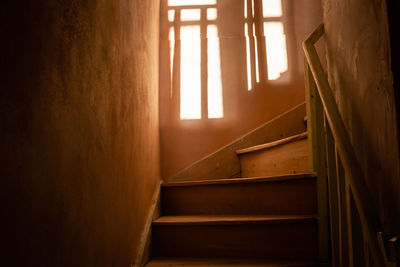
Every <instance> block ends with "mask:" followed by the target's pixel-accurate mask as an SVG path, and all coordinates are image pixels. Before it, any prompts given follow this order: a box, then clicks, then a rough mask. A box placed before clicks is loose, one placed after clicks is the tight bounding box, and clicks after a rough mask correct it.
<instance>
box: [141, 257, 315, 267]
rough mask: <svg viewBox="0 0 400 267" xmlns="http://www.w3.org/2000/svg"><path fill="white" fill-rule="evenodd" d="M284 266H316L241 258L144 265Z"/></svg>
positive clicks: (167, 266)
mask: <svg viewBox="0 0 400 267" xmlns="http://www.w3.org/2000/svg"><path fill="white" fill-rule="evenodd" d="M178 266H181V267H199V266H208V267H213V266H215V267H233V266H235V267H261V266H265V267H284V266H288V267H289V266H297V267H300V266H302V267H305V266H318V264H316V263H313V262H305V261H296V262H294V261H293V262H288V261H267V260H249V259H246V260H241V259H168V258H166V259H162V258H160V259H153V260H151V261H150V262H149V263H148V264H147V265H146V267H178Z"/></svg>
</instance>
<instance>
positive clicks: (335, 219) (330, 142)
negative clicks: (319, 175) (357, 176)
mask: <svg viewBox="0 0 400 267" xmlns="http://www.w3.org/2000/svg"><path fill="white" fill-rule="evenodd" d="M325 136H326V158H327V170H328V198H329V212H330V213H329V215H330V227H331V249H332V267H340V240H339V235H340V229H339V226H340V221H339V195H338V193H339V189H338V182H337V179H338V176H337V173H336V147H335V140H334V138H333V135H332V131H331V128H330V126H329V123H328V121H327V120H326V118H325Z"/></svg>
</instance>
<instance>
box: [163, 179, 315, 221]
mask: <svg viewBox="0 0 400 267" xmlns="http://www.w3.org/2000/svg"><path fill="white" fill-rule="evenodd" d="M161 190H162V191H161V203H162V214H163V215H193V214H236V215H240V214H246V215H251V214H259V215H260V214H286V215H287V214H315V213H316V212H317V185H316V176H315V175H314V174H309V173H308V174H296V175H285V176H274V177H259V178H235V179H221V180H207V181H191V182H174V183H168V184H164V185H163V186H162V189H161Z"/></svg>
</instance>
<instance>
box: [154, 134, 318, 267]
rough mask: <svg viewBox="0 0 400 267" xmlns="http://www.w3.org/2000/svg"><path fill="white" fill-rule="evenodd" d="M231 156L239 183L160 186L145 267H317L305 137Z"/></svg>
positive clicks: (314, 202) (313, 194)
mask: <svg viewBox="0 0 400 267" xmlns="http://www.w3.org/2000/svg"><path fill="white" fill-rule="evenodd" d="M236 153H237V155H238V157H239V159H240V165H241V177H242V178H230V179H216V180H198V181H186V182H185V181H182V182H170V183H165V184H163V185H162V188H161V216H160V217H159V218H157V219H155V220H154V221H153V224H152V234H151V236H152V237H151V257H152V258H151V260H150V262H149V263H148V264H147V265H146V266H147V267H161V266H170V267H172V266H186V267H189V266H221V267H222V266H239V267H240V266H248V267H251V266H317V265H318V224H317V215H316V214H317V184H316V183H317V180H316V176H315V175H313V174H310V173H308V168H307V160H308V158H307V135H306V133H302V134H298V135H295V136H291V137H288V138H285V139H281V140H278V141H275V142H271V143H267V144H262V145H258V146H254V147H249V148H246V149H241V150H238V151H236Z"/></svg>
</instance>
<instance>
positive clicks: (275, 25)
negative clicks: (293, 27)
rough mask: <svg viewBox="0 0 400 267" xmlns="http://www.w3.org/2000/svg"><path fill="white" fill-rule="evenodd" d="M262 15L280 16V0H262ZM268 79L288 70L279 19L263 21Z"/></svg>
mask: <svg viewBox="0 0 400 267" xmlns="http://www.w3.org/2000/svg"><path fill="white" fill-rule="evenodd" d="M262 4H263V17H264V18H273V17H282V3H281V0H262ZM263 26H264V36H265V43H266V47H265V49H266V55H267V67H268V80H276V79H278V78H279V77H280V76H281V74H282V73H283V72H285V71H287V70H288V59H287V50H286V36H285V34H284V29H283V24H282V22H281V21H274V22H264V25H263Z"/></svg>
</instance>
